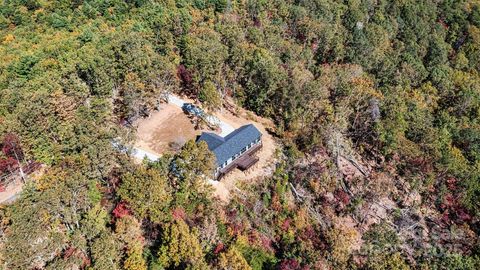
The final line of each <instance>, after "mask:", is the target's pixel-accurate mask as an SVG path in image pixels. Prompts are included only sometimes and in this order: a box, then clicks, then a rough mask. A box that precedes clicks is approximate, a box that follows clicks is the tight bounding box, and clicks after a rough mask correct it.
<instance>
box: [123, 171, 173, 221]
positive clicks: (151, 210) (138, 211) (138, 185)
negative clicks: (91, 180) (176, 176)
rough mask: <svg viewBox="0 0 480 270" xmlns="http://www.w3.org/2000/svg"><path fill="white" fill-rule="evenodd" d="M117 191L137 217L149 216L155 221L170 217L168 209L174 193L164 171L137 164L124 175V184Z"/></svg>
mask: <svg viewBox="0 0 480 270" xmlns="http://www.w3.org/2000/svg"><path fill="white" fill-rule="evenodd" d="M117 193H118V195H119V196H120V198H121V199H122V200H124V201H125V202H127V203H128V205H129V207H130V208H131V209H132V211H133V212H134V213H135V215H136V216H137V217H139V218H149V219H150V220H151V221H153V222H162V221H165V220H168V219H169V214H168V209H169V206H170V203H171V201H172V195H171V191H170V187H169V186H168V182H167V176H166V175H165V174H163V173H162V172H159V171H157V170H155V169H152V168H145V167H143V166H136V167H134V168H133V171H131V172H126V173H125V174H124V175H123V176H122V184H121V185H120V188H119V189H118V191H117Z"/></svg>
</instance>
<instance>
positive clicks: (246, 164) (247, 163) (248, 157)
mask: <svg viewBox="0 0 480 270" xmlns="http://www.w3.org/2000/svg"><path fill="white" fill-rule="evenodd" d="M262 146H263V144H262V143H261V142H260V143H259V144H257V145H255V146H253V147H252V148H250V149H248V150H247V151H246V152H245V153H243V154H242V156H240V157H239V158H237V159H235V160H234V161H232V163H230V164H229V165H228V166H227V167H225V168H223V169H222V170H220V173H219V174H218V177H217V179H218V180H220V179H222V177H224V176H225V175H226V174H227V173H229V172H230V171H232V170H234V169H235V168H239V169H240V170H242V171H245V170H247V169H249V168H250V167H252V166H253V165H254V164H255V163H257V161H258V157H255V156H253V155H254V154H255V153H256V152H257V151H258V150H260V149H261V148H262Z"/></svg>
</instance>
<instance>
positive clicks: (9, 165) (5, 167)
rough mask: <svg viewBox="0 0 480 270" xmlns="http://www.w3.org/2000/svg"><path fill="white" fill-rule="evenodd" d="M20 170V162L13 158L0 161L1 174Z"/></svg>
mask: <svg viewBox="0 0 480 270" xmlns="http://www.w3.org/2000/svg"><path fill="white" fill-rule="evenodd" d="M17 168H18V161H16V160H15V159H14V158H12V157H7V158H4V159H0V174H3V173H8V172H11V171H14V170H16V169H17Z"/></svg>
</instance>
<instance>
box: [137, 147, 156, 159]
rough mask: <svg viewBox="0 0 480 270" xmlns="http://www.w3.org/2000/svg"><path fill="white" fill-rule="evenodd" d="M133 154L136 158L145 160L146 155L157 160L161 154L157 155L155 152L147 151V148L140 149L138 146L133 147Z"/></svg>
mask: <svg viewBox="0 0 480 270" xmlns="http://www.w3.org/2000/svg"><path fill="white" fill-rule="evenodd" d="M132 154H133V156H134V157H135V158H137V159H140V160H143V159H144V158H145V157H147V158H148V159H149V160H151V161H156V160H158V159H159V158H160V156H159V155H156V154H154V153H151V152H148V151H145V150H143V149H140V148H138V147H133V149H132Z"/></svg>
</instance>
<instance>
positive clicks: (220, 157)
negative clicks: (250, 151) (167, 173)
mask: <svg viewBox="0 0 480 270" xmlns="http://www.w3.org/2000/svg"><path fill="white" fill-rule="evenodd" d="M261 136H262V134H261V133H260V131H258V129H257V128H256V127H255V126H254V125H252V124H249V125H245V126H242V127H240V128H238V129H236V130H235V131H233V132H232V133H230V134H228V135H227V136H226V137H225V138H222V137H220V136H218V135H217V134H215V133H211V132H202V135H201V136H200V137H199V138H198V140H197V142H198V141H205V142H206V143H207V144H208V149H210V151H212V152H213V153H214V154H215V157H216V158H217V165H218V166H220V165H221V164H223V163H224V162H225V161H227V160H228V159H229V158H230V157H232V156H233V155H235V154H237V153H239V152H240V151H241V150H242V149H243V148H244V147H245V146H247V145H248V144H250V143H251V142H253V141H255V140H256V139H258V138H259V137H261Z"/></svg>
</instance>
